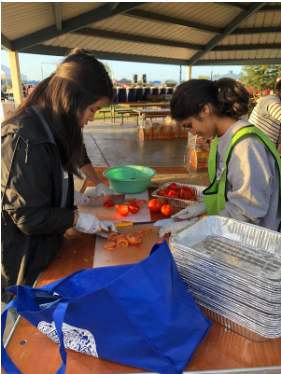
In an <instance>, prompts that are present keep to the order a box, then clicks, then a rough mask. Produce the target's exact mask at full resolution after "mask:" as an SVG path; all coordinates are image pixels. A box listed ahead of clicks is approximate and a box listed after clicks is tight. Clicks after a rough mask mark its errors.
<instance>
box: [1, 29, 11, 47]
mask: <svg viewBox="0 0 281 374" xmlns="http://www.w3.org/2000/svg"><path fill="white" fill-rule="evenodd" d="M1 47H2V48H3V49H6V50H7V51H12V44H11V41H10V40H9V39H8V38H6V36H5V35H4V34H2V33H1Z"/></svg>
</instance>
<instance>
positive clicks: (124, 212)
mask: <svg viewBox="0 0 281 374" xmlns="http://www.w3.org/2000/svg"><path fill="white" fill-rule="evenodd" d="M116 209H117V211H118V213H119V214H121V216H126V215H127V214H128V213H129V207H128V205H116Z"/></svg>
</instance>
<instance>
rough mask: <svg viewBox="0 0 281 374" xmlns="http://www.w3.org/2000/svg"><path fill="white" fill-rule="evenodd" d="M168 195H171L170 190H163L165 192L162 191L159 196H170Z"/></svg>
mask: <svg viewBox="0 0 281 374" xmlns="http://www.w3.org/2000/svg"><path fill="white" fill-rule="evenodd" d="M168 193H169V189H168V188H163V190H160V191H159V193H158V194H159V195H160V196H168Z"/></svg>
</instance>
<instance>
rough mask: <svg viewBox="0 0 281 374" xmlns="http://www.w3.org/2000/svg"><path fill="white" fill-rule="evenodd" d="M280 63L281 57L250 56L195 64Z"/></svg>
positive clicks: (201, 61)
mask: <svg viewBox="0 0 281 374" xmlns="http://www.w3.org/2000/svg"><path fill="white" fill-rule="evenodd" d="M268 64H269V65H275V64H276V65H279V64H281V58H250V59H233V60H200V61H197V62H196V63H195V64H194V66H216V65H217V66H221V65H224V66H226V65H231V66H232V65H268Z"/></svg>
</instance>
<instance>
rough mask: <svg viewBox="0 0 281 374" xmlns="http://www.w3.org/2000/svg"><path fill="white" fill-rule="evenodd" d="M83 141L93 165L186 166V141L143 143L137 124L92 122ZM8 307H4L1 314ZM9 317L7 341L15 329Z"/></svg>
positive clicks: (85, 130)
mask: <svg viewBox="0 0 281 374" xmlns="http://www.w3.org/2000/svg"><path fill="white" fill-rule="evenodd" d="M83 131H84V141H85V144H86V148H87V152H88V155H89V158H90V159H91V161H92V164H93V166H96V167H106V166H110V167H113V166H119V165H143V166H152V167H153V166H185V164H184V152H185V148H186V145H187V139H186V138H177V139H161V140H160V139H159V140H141V139H139V138H138V129H137V127H136V122H132V120H131V119H130V122H127V121H126V120H125V124H123V125H121V124H120V123H116V124H110V123H109V122H103V121H97V122H91V123H89V125H88V126H86V127H85V128H84V130H83ZM74 182H75V189H76V191H79V189H80V187H81V185H82V182H83V181H82V180H81V179H78V178H77V177H75V180H74ZM4 308H5V304H4V303H2V304H1V309H2V312H3V310H4ZM12 326H13V325H12V321H11V318H10V316H8V320H7V326H6V330H5V337H4V342H5V341H6V338H7V336H8V334H9V332H10V331H11V329H12Z"/></svg>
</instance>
